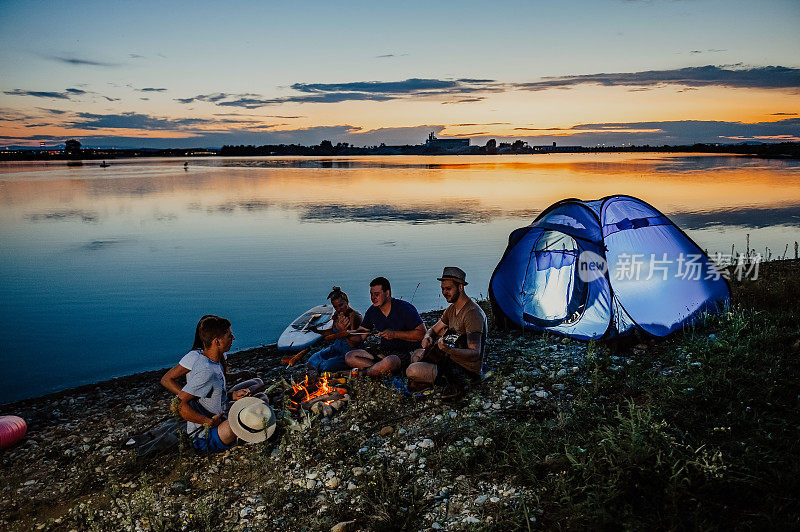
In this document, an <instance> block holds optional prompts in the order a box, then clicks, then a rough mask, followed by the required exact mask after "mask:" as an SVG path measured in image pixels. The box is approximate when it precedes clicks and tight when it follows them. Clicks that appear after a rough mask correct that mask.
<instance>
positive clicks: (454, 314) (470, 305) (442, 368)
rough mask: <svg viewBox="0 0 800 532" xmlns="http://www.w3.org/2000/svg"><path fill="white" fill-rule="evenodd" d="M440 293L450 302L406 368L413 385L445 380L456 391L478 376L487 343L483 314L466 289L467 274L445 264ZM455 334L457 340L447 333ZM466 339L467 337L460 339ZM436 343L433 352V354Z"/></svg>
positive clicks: (417, 385) (441, 382) (418, 386)
mask: <svg viewBox="0 0 800 532" xmlns="http://www.w3.org/2000/svg"><path fill="white" fill-rule="evenodd" d="M438 280H439V281H440V282H441V288H442V295H443V296H444V298H445V299H446V300H447V302H448V303H450V306H449V307H447V309H446V310H445V311H444V313H443V314H442V317H441V318H439V321H437V322H436V324H435V325H434V326H433V327H431V328H430V329H428V331H427V332H426V333H425V336H424V337H423V338H422V349H418V350H417V351H415V352H414V353H413V354H412V355H411V362H412V363H411V365H409V366H408V369H407V370H406V375H407V376H408V378H409V379H410V381H411V383H410V385H409V387H410V388H412V389H415V388H416V389H419V388H421V387H424V386H429V385H431V384H434V383H436V384H448V385H450V388H451V391H453V392H455V391H456V390H458V389H459V388H461V386H463V384H465V383H466V382H468V381H476V380H478V379H480V375H481V366H482V365H483V350H484V346H485V344H486V315H485V314H484V313H483V310H482V309H481V307H479V306H478V304H477V303H475V302H474V301H473V300H472V299H471V298H470V297H469V296H468V295H467V294H466V293H465V292H464V287H465V286H466V285H467V274H465V273H464V270H462V269H461V268H456V267H455V266H447V267H446V268H445V269H444V271H443V272H442V276H441V277H439V278H438ZM451 335H453V336H455V335H457V336H458V337H459V340H460V341H458V342H452V341H447V339H446V337H450V336H451ZM463 340H466V341H463ZM434 344H435V348H437V349H435V350H436V355H435V356H434V355H433V354H432V347H433V346H434Z"/></svg>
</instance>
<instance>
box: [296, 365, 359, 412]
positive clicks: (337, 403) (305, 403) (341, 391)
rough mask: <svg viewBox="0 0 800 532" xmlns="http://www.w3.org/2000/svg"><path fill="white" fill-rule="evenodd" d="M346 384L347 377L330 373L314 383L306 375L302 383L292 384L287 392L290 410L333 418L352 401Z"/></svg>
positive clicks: (324, 374)
mask: <svg viewBox="0 0 800 532" xmlns="http://www.w3.org/2000/svg"><path fill="white" fill-rule="evenodd" d="M346 382H347V378H346V377H338V378H337V377H334V376H332V375H330V374H328V373H323V374H322V376H321V377H319V378H318V379H315V380H314V381H313V382H312V381H311V380H309V378H308V375H306V376H305V378H304V379H303V380H302V381H301V382H299V383H294V384H292V389H291V390H289V391H287V394H288V400H289V402H288V408H289V410H292V411H294V412H300V411H301V410H308V411H310V412H311V413H313V414H322V415H323V416H324V417H331V416H333V415H334V414H335V413H336V412H338V411H339V410H341V409H342V408H344V405H345V404H346V403H347V401H348V400H349V399H350V396H349V395H348V393H347V392H348V389H347V384H346Z"/></svg>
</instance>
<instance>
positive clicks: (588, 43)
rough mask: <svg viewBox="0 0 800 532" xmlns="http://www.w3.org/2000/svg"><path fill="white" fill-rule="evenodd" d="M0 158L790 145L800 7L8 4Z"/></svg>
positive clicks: (795, 126)
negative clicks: (231, 149) (338, 147)
mask: <svg viewBox="0 0 800 532" xmlns="http://www.w3.org/2000/svg"><path fill="white" fill-rule="evenodd" d="M0 10H2V11H1V13H2V16H0V72H2V76H0V146H39V144H40V143H41V142H43V143H45V145H46V146H54V145H57V144H63V142H64V141H65V140H66V139H70V138H75V139H78V140H80V141H81V142H82V143H83V144H84V145H85V146H116V147H146V148H170V147H190V146H197V147H202V146H207V147H218V146H222V145H224V144H229V145H231V144H254V145H263V144H279V143H298V144H304V145H311V144H318V143H319V142H320V141H322V140H330V141H331V142H333V143H334V144H335V143H337V142H348V143H350V144H353V145H356V146H365V145H377V144H380V143H386V144H388V145H398V144H420V143H423V142H424V140H425V138H427V136H428V134H429V133H430V132H431V131H433V132H434V133H435V134H436V135H437V136H439V137H440V138H448V137H462V138H463V137H469V138H471V140H472V143H473V144H484V143H485V142H486V141H487V140H488V139H490V138H494V139H497V141H498V142H501V141H513V140H517V139H520V140H523V141H526V142H528V143H530V144H531V145H542V144H549V143H552V142H558V144H560V145H564V144H568V145H583V146H595V145H598V144H613V145H622V144H639V145H641V144H652V145H661V144H687V143H695V142H704V143H737V142H754V141H756V142H758V141H761V142H776V141H800V59H799V58H798V53H797V51H798V50H800V32H798V31H797V28H798V27H800V2H797V1H795V0H780V1H779V0H770V1H765V2H745V1H741V0H735V1H720V0H698V1H690V0H686V1H678V0H642V1H637V0H609V1H588V0H586V1H574V2H569V3H567V4H564V3H560V2H527V3H521V2H502V1H501V2H493V3H487V2H469V1H462V2H426V3H423V2H414V1H412V2H403V3H375V2H339V3H331V2H314V1H312V2H306V3H304V4H303V6H302V9H300V8H299V7H298V6H297V5H293V4H291V3H278V2H232V3H230V4H219V3H211V2H202V1H201V2H191V3H164V2H160V3H156V2H149V1H142V2H136V3H128V2H81V1H78V2H71V3H47V2H21V1H4V2H0Z"/></svg>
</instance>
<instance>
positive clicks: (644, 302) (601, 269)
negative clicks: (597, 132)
mask: <svg viewBox="0 0 800 532" xmlns="http://www.w3.org/2000/svg"><path fill="white" fill-rule="evenodd" d="M489 298H490V300H491V302H492V308H493V310H494V314H495V318H496V321H497V323H498V324H499V325H500V326H501V327H502V326H505V327H512V326H516V327H521V328H523V329H524V330H540V331H544V330H546V331H551V332H554V333H557V334H561V335H565V336H570V337H572V338H578V339H583V340H588V339H591V338H598V339H599V338H611V337H614V336H618V335H623V334H626V333H630V332H632V331H634V330H636V329H640V330H642V331H644V332H646V333H649V334H651V335H654V336H666V335H668V334H669V333H671V332H673V331H676V330H678V329H680V328H682V327H684V326H686V325H688V324H691V323H692V322H693V321H694V320H695V319H697V318H698V317H699V316H700V315H701V314H703V313H715V312H719V311H720V310H721V309H722V308H724V307H725V306H726V305H727V304H728V303H729V301H730V288H729V286H728V282H727V280H726V279H725V278H724V277H722V275H721V274H720V272H719V271H718V270H717V268H716V266H715V265H714V263H713V262H712V261H711V260H710V259H709V258H708V256H706V254H705V253H704V252H703V251H702V250H701V249H700V248H699V247H698V246H697V244H695V243H694V242H693V241H692V239H691V238H689V237H688V236H687V235H686V233H684V232H683V231H682V230H680V229H679V228H678V227H677V226H676V225H675V224H673V223H672V222H671V221H670V220H669V219H668V218H667V217H666V216H664V215H663V214H661V213H660V212H659V211H658V210H657V209H655V208H654V207H652V206H651V205H649V204H647V203H646V202H644V201H642V200H640V199H637V198H634V197H631V196H622V195H616V196H608V197H605V198H603V199H599V200H594V201H581V200H578V199H566V200H562V201H559V202H557V203H555V204H553V205H551V206H550V207H548V208H547V209H545V210H544V211H543V212H542V213H541V214H540V215H539V216H538V217H537V218H536V219H535V220H534V221H533V223H531V224H530V225H529V226H527V227H522V228H520V229H517V230H515V231H514V232H512V233H511V235H510V236H509V239H508V247H507V248H506V251H505V254H504V255H503V258H502V259H501V260H500V263H499V264H498V265H497V268H495V270H494V273H493V274H492V278H491V281H490V282H489Z"/></svg>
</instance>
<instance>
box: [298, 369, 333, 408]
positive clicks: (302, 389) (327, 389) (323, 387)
mask: <svg viewBox="0 0 800 532" xmlns="http://www.w3.org/2000/svg"><path fill="white" fill-rule="evenodd" d="M308 390H309V382H308V375H306V377H305V378H304V379H303V381H302V382H300V383H295V384H292V397H295V398H297V397H298V394H299V393H303V394H305V397H303V398H302V399H300V400H298V401H294V400H293V401H292V402H293V403H295V404H296V405H297V404H298V403H305V402H306V401H310V400H311V399H314V398H315V397H322V396H323V395H328V394H329V393H333V392H335V391H336V388H334V387H333V386H331V385H330V382H329V381H328V375H327V374H325V373H323V374H322V376H321V377H320V378H319V381H318V382H317V388H316V390H314V391H313V392H309V391H308ZM334 401H335V399H329V400H327V401H324V404H326V405H329V404H331V403H332V402H334Z"/></svg>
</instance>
